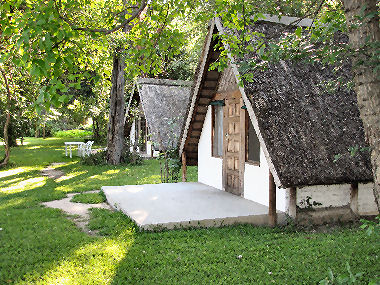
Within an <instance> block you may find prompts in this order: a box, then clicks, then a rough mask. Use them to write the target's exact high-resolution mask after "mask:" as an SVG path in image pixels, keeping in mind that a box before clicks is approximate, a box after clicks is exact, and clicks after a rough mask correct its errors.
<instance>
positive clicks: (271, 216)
mask: <svg viewBox="0 0 380 285" xmlns="http://www.w3.org/2000/svg"><path fill="white" fill-rule="evenodd" d="M268 220H269V225H270V226H271V227H274V226H276V224H277V213H276V184H275V183H274V178H273V175H272V172H270V171H269V213H268Z"/></svg>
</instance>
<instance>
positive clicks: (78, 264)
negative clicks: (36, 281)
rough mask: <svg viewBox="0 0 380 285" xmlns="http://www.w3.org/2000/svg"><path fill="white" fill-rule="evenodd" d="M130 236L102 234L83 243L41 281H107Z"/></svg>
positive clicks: (121, 256)
mask: <svg viewBox="0 0 380 285" xmlns="http://www.w3.org/2000/svg"><path fill="white" fill-rule="evenodd" d="M132 244H133V240H129V241H128V242H126V241H123V240H121V239H111V238H104V239H100V240H97V241H94V242H92V243H89V244H86V245H83V246H82V247H80V248H79V249H77V250H75V251H74V252H73V253H71V254H70V256H69V257H68V258H65V259H64V260H63V261H61V262H60V263H59V264H58V265H56V266H55V267H54V268H52V269H51V270H49V271H48V272H46V273H45V274H44V275H43V276H42V277H41V279H42V280H43V281H42V282H41V283H43V284H70V285H71V284H110V283H111V282H112V280H113V277H114V275H115V273H116V270H117V268H118V264H119V262H120V261H121V260H123V258H124V257H125V255H126V254H127V252H128V249H129V248H130V247H131V245H132Z"/></svg>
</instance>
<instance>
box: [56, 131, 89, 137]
mask: <svg viewBox="0 0 380 285" xmlns="http://www.w3.org/2000/svg"><path fill="white" fill-rule="evenodd" d="M54 136H55V137H58V138H85V137H90V136H92V132H91V131H85V130H67V131H58V132H56V133H54Z"/></svg>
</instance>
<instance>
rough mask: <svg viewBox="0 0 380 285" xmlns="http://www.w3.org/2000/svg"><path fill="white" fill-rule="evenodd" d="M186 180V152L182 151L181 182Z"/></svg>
mask: <svg viewBox="0 0 380 285" xmlns="http://www.w3.org/2000/svg"><path fill="white" fill-rule="evenodd" d="M186 181H187V169H186V152H184V151H183V152H182V182H186Z"/></svg>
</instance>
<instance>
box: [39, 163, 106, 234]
mask: <svg viewBox="0 0 380 285" xmlns="http://www.w3.org/2000/svg"><path fill="white" fill-rule="evenodd" d="M63 164H65V163H64V162H55V163H52V164H50V165H49V166H48V167H46V168H44V169H42V170H41V175H43V176H47V177H49V178H51V179H54V180H55V179H58V178H60V177H62V176H64V175H65V173H64V172H63V171H61V170H58V169H55V167H57V166H60V165H63ZM84 193H99V190H96V191H88V192H84ZM76 194H80V193H70V194H67V198H63V199H61V200H54V201H49V202H44V203H41V204H42V205H44V206H46V207H49V208H54V209H60V210H62V211H63V212H65V213H66V214H68V215H69V216H68V217H69V218H70V220H72V221H73V222H74V223H75V225H76V226H77V227H78V228H80V229H81V230H82V231H84V232H85V233H87V234H89V235H96V232H95V231H91V230H89V229H88V228H87V225H88V221H89V220H90V214H89V211H88V210H89V209H91V208H101V209H107V210H112V208H111V207H110V206H109V205H108V204H107V203H99V204H84V203H74V202H71V201H70V200H71V198H73V196H74V195H76Z"/></svg>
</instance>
